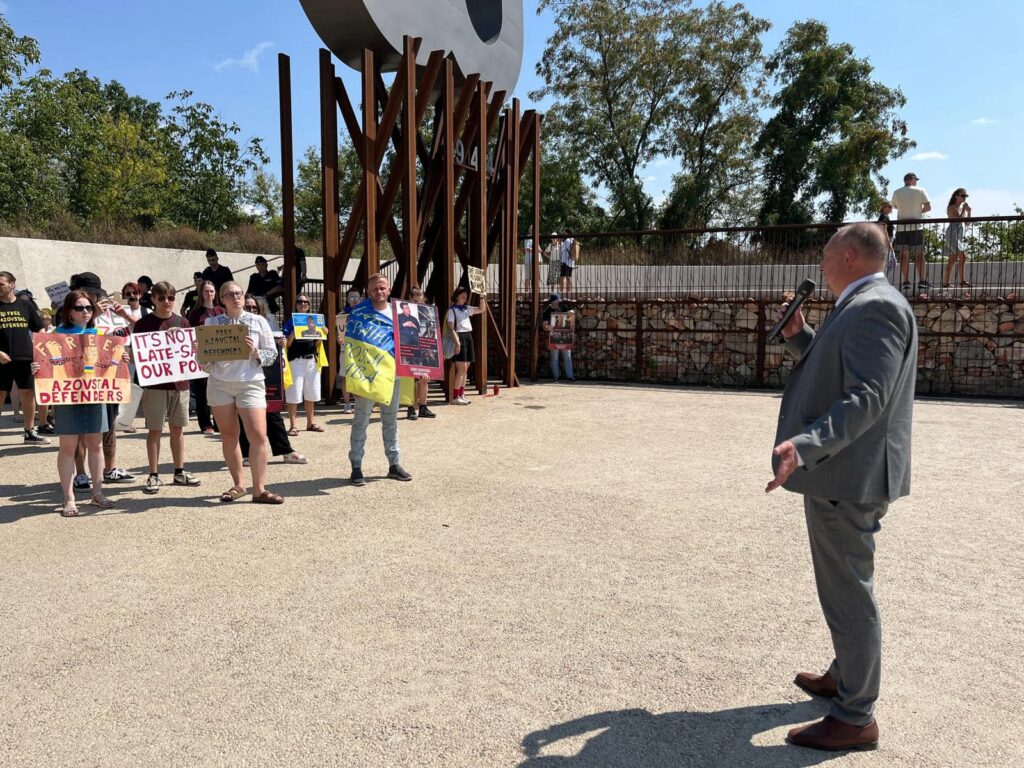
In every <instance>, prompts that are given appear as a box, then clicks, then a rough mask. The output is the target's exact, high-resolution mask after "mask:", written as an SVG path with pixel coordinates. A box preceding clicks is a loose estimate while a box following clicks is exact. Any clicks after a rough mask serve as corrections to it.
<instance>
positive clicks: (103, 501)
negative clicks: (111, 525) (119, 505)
mask: <svg viewBox="0 0 1024 768" xmlns="http://www.w3.org/2000/svg"><path fill="white" fill-rule="evenodd" d="M92 503H93V504H95V505H96V506H97V507H99V508H100V509H110V508H111V507H112V506H114V502H112V501H111V500H110V499H108V498H107V497H106V496H104V495H102V494H100V495H99V496H93V497H92Z"/></svg>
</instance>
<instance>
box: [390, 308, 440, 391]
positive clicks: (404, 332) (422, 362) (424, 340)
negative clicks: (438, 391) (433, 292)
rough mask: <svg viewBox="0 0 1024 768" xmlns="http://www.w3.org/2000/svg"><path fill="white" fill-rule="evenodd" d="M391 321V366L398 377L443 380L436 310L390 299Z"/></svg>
mask: <svg viewBox="0 0 1024 768" xmlns="http://www.w3.org/2000/svg"><path fill="white" fill-rule="evenodd" d="M391 314H392V317H393V318H394V321H395V365H396V371H397V373H398V375H399V376H413V377H419V378H428V379H435V380H442V379H444V365H443V364H442V362H441V329H440V327H439V325H438V322H437V307H433V306H431V305H429V304H415V303H413V302H411V301H398V300H397V299H396V300H392V302H391Z"/></svg>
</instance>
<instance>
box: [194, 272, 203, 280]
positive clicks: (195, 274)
mask: <svg viewBox="0 0 1024 768" xmlns="http://www.w3.org/2000/svg"><path fill="white" fill-rule="evenodd" d="M202 276H203V273H202V272H193V273H192V279H193V280H196V279H198V278H200V277H202Z"/></svg>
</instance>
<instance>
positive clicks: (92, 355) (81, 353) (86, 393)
mask: <svg viewBox="0 0 1024 768" xmlns="http://www.w3.org/2000/svg"><path fill="white" fill-rule="evenodd" d="M124 342H125V340H124V338H123V337H120V336H101V335H98V334H84V333H82V334H64V333H33V334H32V358H33V362H36V363H38V364H39V372H38V373H36V381H35V385H36V402H38V403H39V405H84V404H87V403H127V402H130V401H131V397H132V395H131V392H132V379H131V371H130V370H129V368H128V361H127V360H125V359H124V346H125V344H124Z"/></svg>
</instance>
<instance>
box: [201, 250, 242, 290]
mask: <svg viewBox="0 0 1024 768" xmlns="http://www.w3.org/2000/svg"><path fill="white" fill-rule="evenodd" d="M203 279H204V280H209V281H210V282H211V283H213V285H214V287H215V288H216V289H217V295H218V296H220V287H221V286H222V285H224V283H227V282H230V281H232V280H234V279H235V276H234V275H233V274H232V273H231V270H230V269H228V268H227V267H224V266H221V263H220V256H218V255H217V252H216V251H215V250H213V248H207V249H206V269H204V270H203Z"/></svg>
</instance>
